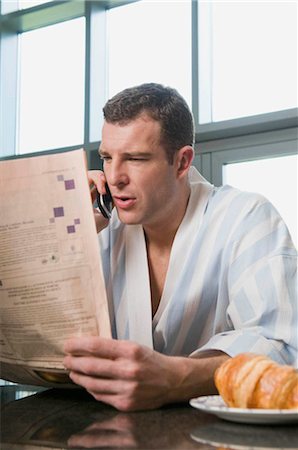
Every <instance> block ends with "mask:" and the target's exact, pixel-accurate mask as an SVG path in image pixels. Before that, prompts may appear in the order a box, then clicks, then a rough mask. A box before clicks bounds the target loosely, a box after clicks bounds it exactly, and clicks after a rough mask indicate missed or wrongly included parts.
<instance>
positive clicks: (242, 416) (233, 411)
mask: <svg viewBox="0 0 298 450" xmlns="http://www.w3.org/2000/svg"><path fill="white" fill-rule="evenodd" d="M189 403H190V404H191V406H193V407H194V408H197V409H199V410H201V411H205V412H207V413H210V414H215V415H216V416H217V417H220V418H221V419H225V420H229V421H232V422H241V423H294V422H298V410H297V409H295V410H293V409H242V408H229V407H228V406H226V404H225V402H224V401H223V399H222V398H221V396H220V395H209V396H205V397H198V398H192V399H191V400H190V402H189Z"/></svg>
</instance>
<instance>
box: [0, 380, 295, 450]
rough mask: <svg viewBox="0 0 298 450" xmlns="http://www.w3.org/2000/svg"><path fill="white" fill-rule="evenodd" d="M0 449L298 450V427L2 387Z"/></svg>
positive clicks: (184, 408) (68, 393) (70, 392)
mask: <svg viewBox="0 0 298 450" xmlns="http://www.w3.org/2000/svg"><path fill="white" fill-rule="evenodd" d="M0 448H1V450H8V449H9V450H12V449H13V450H14V449H18V450H19V449H25V450H27V449H28V450H29V449H30V450H34V449H48V448H49V449H50V448H52V449H53V448H54V449H68V448H72V449H84V448H92V449H109V450H112V449H144V450H145V449H158V450H166V449H168V450H175V449H179V450H188V449H212V448H219V449H223V448H228V449H238V450H239V449H262V450H264V448H270V449H276V448H283V449H289V448H291V449H297V448H298V426H297V424H290V425H274V426H270V425H249V424H240V423H233V422H228V421H225V420H222V419H220V418H217V417H216V416H214V415H211V414H208V413H205V412H201V411H198V410H197V409H194V408H192V407H191V406H190V405H188V404H175V405H171V406H166V407H163V408H160V409H157V410H153V411H144V412H134V413H122V412H119V411H117V410H115V409H114V408H112V407H109V406H107V405H104V404H102V403H100V402H96V401H95V400H94V399H93V398H92V397H91V396H89V395H88V394H87V393H86V392H84V391H82V390H76V389H74V390H57V389H48V390H42V389H40V388H36V387H33V386H21V385H16V386H13V385H11V386H2V387H1V445H0Z"/></svg>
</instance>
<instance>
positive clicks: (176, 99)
mask: <svg viewBox="0 0 298 450" xmlns="http://www.w3.org/2000/svg"><path fill="white" fill-rule="evenodd" d="M142 113H146V114H147V115H148V116H149V117H151V118H152V119H154V120H156V121H157V122H159V123H160V126H161V144H162V145H163V147H164V149H165V151H166V154H167V158H168V161H169V163H170V164H172V163H173V157H174V154H175V152H176V151H178V150H179V149H180V148H181V147H184V146H185V145H191V146H192V145H193V142H194V122H193V116H192V113H191V111H190V109H189V107H188V105H187V103H186V101H185V100H184V98H183V97H182V96H181V95H180V94H179V93H178V92H177V91H176V90H175V89H173V88H170V87H165V86H162V85H161V84H157V83H145V84H141V85H139V86H134V87H130V88H127V89H124V90H123V91H121V92H119V93H118V94H116V95H115V96H114V97H112V98H111V99H110V100H108V101H107V103H106V104H105V106H104V108H103V114H104V118H105V120H106V121H107V122H109V123H119V124H126V123H129V122H130V121H132V120H134V119H136V118H137V117H138V116H140V115H141V114H142Z"/></svg>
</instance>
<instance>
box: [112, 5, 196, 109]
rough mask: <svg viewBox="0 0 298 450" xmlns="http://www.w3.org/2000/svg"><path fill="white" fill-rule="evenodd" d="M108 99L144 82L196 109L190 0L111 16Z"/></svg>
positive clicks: (134, 7) (127, 8)
mask: <svg viewBox="0 0 298 450" xmlns="http://www.w3.org/2000/svg"><path fill="white" fill-rule="evenodd" d="M107 25H108V33H107V46H108V97H111V96H112V95H114V94H116V93H117V92H119V91H120V90H122V89H124V88H126V87H128V86H133V85H137V84H141V83H145V82H157V83H161V84H165V85H168V86H172V87H175V88H176V89H177V90H178V91H179V92H180V93H181V94H182V95H183V96H184V97H185V99H186V100H187V102H188V104H189V105H190V106H191V1H189V0H184V1H183V2H181V1H178V2H172V1H170V2H167V1H158V2H152V1H151V0H150V1H141V2H137V3H133V4H130V5H126V6H122V7H120V8H114V9H111V10H110V11H109V12H108V24H107Z"/></svg>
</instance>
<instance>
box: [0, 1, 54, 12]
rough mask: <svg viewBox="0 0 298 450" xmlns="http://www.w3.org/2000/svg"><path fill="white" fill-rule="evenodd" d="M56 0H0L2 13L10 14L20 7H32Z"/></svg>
mask: <svg viewBox="0 0 298 450" xmlns="http://www.w3.org/2000/svg"><path fill="white" fill-rule="evenodd" d="M53 1H55V0H0V2H1V13H2V14H8V13H11V12H13V11H17V10H18V9H27V8H32V7H33V6H37V5H42V4H44V3H51V2H53Z"/></svg>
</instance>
